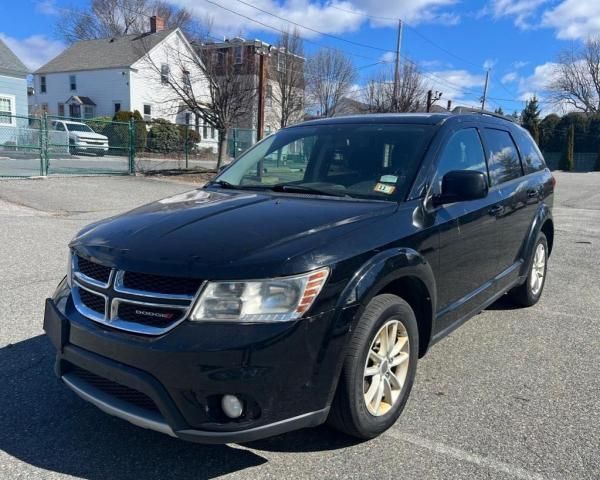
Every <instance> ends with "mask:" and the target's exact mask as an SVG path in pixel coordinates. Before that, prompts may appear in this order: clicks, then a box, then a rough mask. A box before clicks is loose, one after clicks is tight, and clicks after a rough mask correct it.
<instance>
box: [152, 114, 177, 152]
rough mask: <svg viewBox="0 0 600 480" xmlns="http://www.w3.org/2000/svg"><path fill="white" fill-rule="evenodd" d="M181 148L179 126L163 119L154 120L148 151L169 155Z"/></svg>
mask: <svg viewBox="0 0 600 480" xmlns="http://www.w3.org/2000/svg"><path fill="white" fill-rule="evenodd" d="M180 148H181V143H180V136H179V128H178V126H177V125H175V124H173V123H171V122H169V121H168V120H164V119H162V118H158V119H156V120H154V121H153V122H152V126H151V127H150V131H149V132H148V150H150V151H152V152H161V153H167V152H173V151H178V150H179V149H180Z"/></svg>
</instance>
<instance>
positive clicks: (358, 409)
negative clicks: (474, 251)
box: [327, 294, 419, 440]
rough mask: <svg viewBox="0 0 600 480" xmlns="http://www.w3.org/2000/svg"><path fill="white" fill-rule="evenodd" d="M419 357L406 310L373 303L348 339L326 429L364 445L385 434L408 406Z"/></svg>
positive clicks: (391, 302) (392, 303) (393, 303)
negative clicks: (341, 433) (330, 428)
mask: <svg viewBox="0 0 600 480" xmlns="http://www.w3.org/2000/svg"><path fill="white" fill-rule="evenodd" d="M388 339H390V340H391V341H388ZM384 343H385V345H384ZM418 356H419V331H418V326H417V321H416V318H415V314H414V312H413V311H412V309H411V307H410V305H409V304H408V303H406V302H405V301H404V300H402V299H401V298H400V297H397V296H396V295H391V294H383V295H378V296H376V297H375V298H373V299H372V300H371V301H370V302H369V304H368V305H367V307H366V309H365V311H364V312H363V314H362V317H361V318H360V320H359V322H358V325H357V327H356V330H355V332H354V334H353V336H352V338H351V339H350V344H349V346H348V350H347V353H346V357H345V359H344V365H343V368H342V374H341V376H340V381H339V384H338V388H337V391H336V394H335V397H334V400H333V403H332V406H331V412H330V414H329V418H328V420H327V422H328V423H329V425H330V426H332V427H333V428H335V429H336V430H339V431H341V432H344V433H346V434H348V435H351V436H354V437H358V438H361V439H364V440H367V439H370V438H374V437H376V436H378V435H380V434H381V433H383V432H384V431H385V430H387V429H388V428H390V427H391V426H392V425H393V424H394V423H395V422H396V420H397V419H398V417H399V416H400V414H401V413H402V410H403V409H404V406H405V405H406V401H407V400H408V396H409V394H410V390H411V388H412V385H413V382H414V378H415V374H416V370H417V359H418Z"/></svg>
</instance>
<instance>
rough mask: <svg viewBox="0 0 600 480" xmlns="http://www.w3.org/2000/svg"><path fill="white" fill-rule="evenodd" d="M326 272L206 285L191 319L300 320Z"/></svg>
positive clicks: (320, 285)
mask: <svg viewBox="0 0 600 480" xmlns="http://www.w3.org/2000/svg"><path fill="white" fill-rule="evenodd" d="M328 276H329V269H328V268H322V269H319V270H315V271H313V272H309V273H305V274H303V275H296V276H293V277H284V278H274V279H269V280H250V281H231V282H209V283H208V285H206V287H205V288H204V290H203V291H202V293H201V295H200V298H199V299H198V301H197V303H196V306H195V307H194V310H193V311H192V314H191V315H190V320H193V321H232V322H246V323H268V322H285V321H289V320H294V319H296V318H299V317H301V316H302V315H303V314H304V313H305V312H306V311H308V309H309V308H310V307H311V305H312V304H313V302H314V301H315V299H316V298H317V295H319V292H320V291H321V289H322V288H323V285H324V284H325V281H326V280H327V277H328Z"/></svg>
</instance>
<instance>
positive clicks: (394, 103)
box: [392, 19, 402, 112]
mask: <svg viewBox="0 0 600 480" xmlns="http://www.w3.org/2000/svg"><path fill="white" fill-rule="evenodd" d="M401 46H402V20H401V19H398V38H397V40H396V64H395V66H394V89H393V92H392V111H394V112H396V111H397V110H398V84H399V82H400V47H401Z"/></svg>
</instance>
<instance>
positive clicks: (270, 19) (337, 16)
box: [168, 0, 460, 38]
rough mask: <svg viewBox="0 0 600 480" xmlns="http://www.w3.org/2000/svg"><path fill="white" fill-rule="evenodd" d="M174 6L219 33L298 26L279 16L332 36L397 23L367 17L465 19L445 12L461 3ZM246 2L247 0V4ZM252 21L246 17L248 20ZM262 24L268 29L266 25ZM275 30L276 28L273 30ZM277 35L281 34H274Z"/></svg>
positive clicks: (183, 0)
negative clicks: (202, 20) (189, 12)
mask: <svg viewBox="0 0 600 480" xmlns="http://www.w3.org/2000/svg"><path fill="white" fill-rule="evenodd" d="M168 1H169V3H172V4H174V5H177V6H179V7H184V8H187V9H188V10H190V11H191V12H193V13H194V14H195V16H196V17H197V18H201V19H204V18H207V16H208V17H209V18H211V20H212V24H213V28H214V32H213V33H214V34H216V35H223V34H225V35H232V34H235V33H239V32H240V30H241V31H246V32H247V31H265V32H269V33H274V30H273V28H275V29H278V30H284V29H288V28H290V27H291V28H293V27H294V25H293V24H290V23H288V22H286V21H284V20H281V19H278V18H275V17H274V16H273V15H277V16H279V17H281V18H284V19H286V20H290V21H291V22H295V23H297V24H300V25H306V26H309V27H310V28H312V29H314V30H318V31H320V32H324V33H329V34H341V33H346V32H352V31H356V30H358V29H359V28H360V27H361V25H363V24H365V23H369V24H370V25H371V26H374V27H382V26H386V27H387V26H393V25H396V23H397V21H396V20H385V19H372V18H371V19H369V18H367V17H365V16H364V15H375V16H378V17H390V19H392V18H400V17H401V18H403V19H404V20H406V21H407V22H409V23H412V24H418V23H437V24H445V25H456V23H458V22H459V20H460V17H459V16H458V15H457V14H456V13H455V12H452V11H446V10H444V8H445V7H448V6H451V5H453V4H454V3H456V1H457V0H411V1H405V2H381V1H380V0H356V1H354V2H352V3H351V2H350V1H348V0H341V1H340V0H333V1H331V2H324V1H318V2H314V1H311V0H284V1H277V0H252V1H251V2H250V1H248V2H246V3H248V4H250V3H251V4H252V5H254V6H255V7H257V8H259V9H260V10H263V11H265V12H269V13H272V14H273V15H269V13H264V12H261V11H259V10H257V9H256V8H252V6H250V5H246V4H245V3H241V2H228V1H226V0H216V1H215V3H218V4H220V5H222V6H223V7H226V8H227V9H229V10H232V11H234V12H236V13H238V14H241V15H243V16H240V15H237V14H236V13H233V12H231V11H227V10H226V9H223V8H220V7H219V6H217V5H214V4H211V3H208V2H199V1H198V0H168ZM244 1H245V0H244ZM244 17H247V18H244ZM257 22H260V23H262V24H265V25H268V26H265V25H261V24H260V23H257ZM269 26H270V27H273V28H269ZM275 33H276V32H275ZM300 34H301V35H302V36H303V37H306V38H314V37H317V36H318V35H319V34H317V33H315V32H314V31H311V30H307V29H304V28H300Z"/></svg>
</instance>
